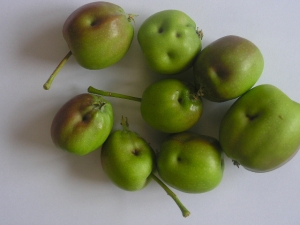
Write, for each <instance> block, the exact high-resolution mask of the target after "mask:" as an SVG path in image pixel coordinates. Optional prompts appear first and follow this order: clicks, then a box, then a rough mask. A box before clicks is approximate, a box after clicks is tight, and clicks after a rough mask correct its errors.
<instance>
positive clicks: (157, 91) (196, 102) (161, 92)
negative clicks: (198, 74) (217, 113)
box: [140, 79, 202, 133]
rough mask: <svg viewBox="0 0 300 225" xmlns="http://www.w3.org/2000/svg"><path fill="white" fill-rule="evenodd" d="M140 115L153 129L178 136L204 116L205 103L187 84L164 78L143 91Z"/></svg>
mask: <svg viewBox="0 0 300 225" xmlns="http://www.w3.org/2000/svg"><path fill="white" fill-rule="evenodd" d="M140 110H141V115H142V117H143V119H144V120H145V121H146V122H147V123H148V124H149V125H150V126H151V127H152V128H154V129H156V130H158V131H161V132H165V133H178V132H182V131H185V130H188V129H189V128H191V127H192V126H194V125H195V124H196V123H197V122H198V120H199V119H200V117H201V115H202V100H201V98H200V97H197V96H196V95H195V93H193V90H192V89H191V88H190V87H189V86H188V85H186V84H185V83H184V82H182V81H180V80H177V79H163V80H160V81H157V82H155V83H153V84H151V85H149V86H148V87H147V88H146V90H145V91H144V92H143V95H142V101H141V106H140Z"/></svg>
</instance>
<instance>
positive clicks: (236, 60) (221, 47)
mask: <svg viewBox="0 0 300 225" xmlns="http://www.w3.org/2000/svg"><path fill="white" fill-rule="evenodd" d="M263 68H264V59H263V55H262V53H261V51H260V50H259V49H258V47H257V46H256V45H254V44H253V43H252V42H250V41H249V40H247V39H245V38H242V37H239V36H234V35H229V36H225V37H222V38H220V39H218V40H216V41H214V42H212V43H211V44H209V45H208V46H206V47H205V48H204V49H203V50H202V51H201V53H200V54H199V55H198V57H197V59H196V61H195V64H194V68H193V72H194V76H195V79H196V83H197V86H198V87H199V88H200V89H201V91H202V94H203V97H204V98H206V99H208V100H211V101H214V102H223V101H227V100H230V99H234V98H237V97H239V96H240V95H242V94H243V93H245V92H246V91H248V90H249V89H250V88H251V87H252V86H253V85H254V84H255V83H256V82H257V80H258V79H259V78H260V76H261V74H262V71H263Z"/></svg>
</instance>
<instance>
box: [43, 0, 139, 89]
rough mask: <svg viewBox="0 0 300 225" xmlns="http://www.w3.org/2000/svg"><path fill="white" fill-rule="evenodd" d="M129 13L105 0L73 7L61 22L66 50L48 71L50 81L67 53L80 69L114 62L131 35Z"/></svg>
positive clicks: (65, 60) (65, 58) (127, 47)
mask: <svg viewBox="0 0 300 225" xmlns="http://www.w3.org/2000/svg"><path fill="white" fill-rule="evenodd" d="M132 20H133V15H131V14H126V13H125V12H124V10H123V9H122V8H121V7H120V6H118V5H115V4H112V3H109V2H102V1H98V2H92V3H88V4H86V5H83V6H81V7H79V8H78V9H76V10H75V11H74V12H73V13H72V14H71V15H70V16H69V17H68V18H67V20H66V21H65V23H64V26H63V36H64V39H65V40H66V42H67V44H68V46H69V49H70V52H69V53H68V54H67V55H66V56H65V57H64V59H63V60H62V61H61V63H60V64H59V65H58V67H57V68H56V69H55V70H54V72H53V73H52V74H51V76H50V77H49V79H48V80H47V82H46V83H45V84H44V89H46V90H48V89H50V87H51V84H52V82H53V80H54V78H55V77H56V75H57V74H58V72H59V71H60V69H61V68H62V67H63V66H64V64H65V63H66V62H67V60H68V59H69V58H70V56H71V55H74V57H75V59H76V60H77V62H78V63H79V64H80V65H81V66H82V67H84V68H86V69H90V70H98V69H103V68H106V67H109V66H112V65H113V64H115V63H117V62H118V61H119V60H120V59H122V58H123V57H124V55H125V54H126V53H127V51H128V49H129V47H130V45H131V42H132V39H133V34H134V29H133V26H132V24H131V21H132Z"/></svg>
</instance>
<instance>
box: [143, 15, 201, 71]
mask: <svg viewBox="0 0 300 225" xmlns="http://www.w3.org/2000/svg"><path fill="white" fill-rule="evenodd" d="M201 38H202V33H201V31H198V30H197V28H196V24H195V22H194V21H193V20H192V19H191V18H190V17H189V16H188V15H187V14H185V13H184V12H182V11H179V10H164V11H160V12H157V13H155V14H153V15H152V16H150V17H149V18H147V19H146V20H145V21H144V23H143V24H142V25H141V27H140V29H139V31H138V42H139V44H140V47H141V49H142V51H143V53H144V56H145V58H146V61H147V63H148V65H149V67H150V68H151V69H152V70H154V71H155V72H157V73H161V74H178V73H181V72H183V71H185V70H187V69H189V68H190V67H191V66H192V65H193V63H194V61H195V58H196V56H197V54H198V53H199V51H200V50H201V46H202V44H201Z"/></svg>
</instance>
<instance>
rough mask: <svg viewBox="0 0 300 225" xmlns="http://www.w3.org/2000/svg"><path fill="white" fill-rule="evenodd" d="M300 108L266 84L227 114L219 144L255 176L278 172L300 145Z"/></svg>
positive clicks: (249, 92)
mask: <svg viewBox="0 0 300 225" xmlns="http://www.w3.org/2000/svg"><path fill="white" fill-rule="evenodd" d="M299 116H300V105H299V103H297V102H295V101H292V100H291V99H290V98H289V97H288V96H287V95H286V94H284V93H283V92H282V91H281V90H279V89H278V88H277V87H275V86H273V85H270V84H263V85H259V86H257V87H254V88H253V89H251V90H249V91H248V92H246V93H245V94H244V95H242V96H241V97H240V98H239V99H238V100H237V101H236V102H235V103H234V104H233V105H232V106H231V107H230V108H229V110H228V111H227V113H226V114H225V116H224V118H223V119H222V122H221V126H220V136H219V140H220V143H221V146H222V148H223V150H224V152H225V153H226V155H227V156H228V157H229V158H231V159H233V160H234V161H235V162H236V163H238V164H240V165H242V166H244V167H245V168H246V169H248V170H251V171H254V172H267V171H271V170H274V169H276V168H278V167H280V166H281V165H283V164H284V163H286V162H287V161H288V160H289V159H291V158H292V157H293V156H294V155H295V154H296V152H297V150H298V148H299V145H300V117H299Z"/></svg>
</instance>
